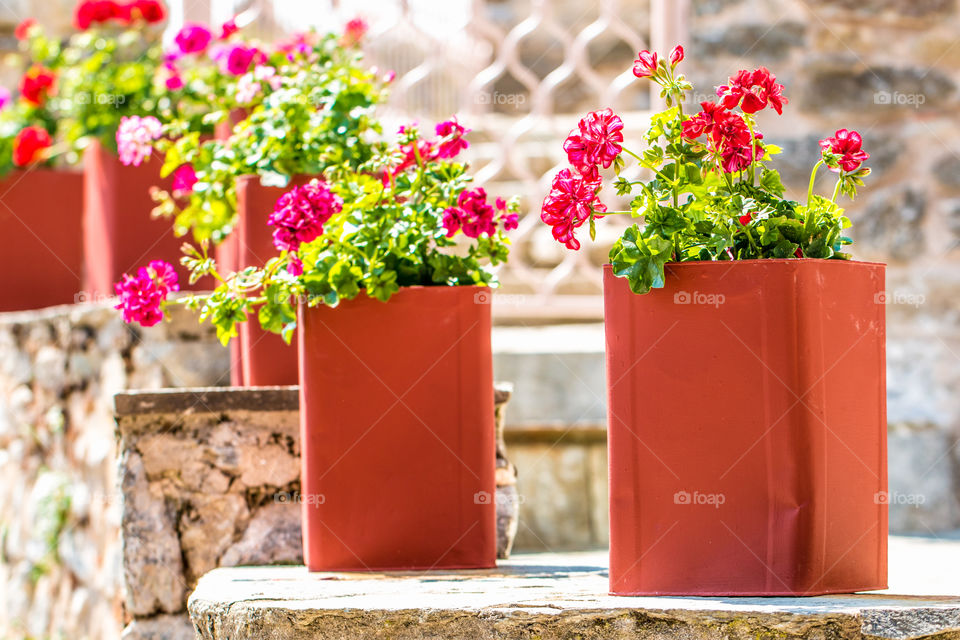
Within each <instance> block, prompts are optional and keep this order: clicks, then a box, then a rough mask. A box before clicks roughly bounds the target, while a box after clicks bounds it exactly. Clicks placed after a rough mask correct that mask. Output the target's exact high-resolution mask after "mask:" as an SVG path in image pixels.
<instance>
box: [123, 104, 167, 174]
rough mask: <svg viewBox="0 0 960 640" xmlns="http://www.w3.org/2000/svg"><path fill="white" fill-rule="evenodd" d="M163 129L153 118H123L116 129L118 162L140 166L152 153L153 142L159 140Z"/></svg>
mask: <svg viewBox="0 0 960 640" xmlns="http://www.w3.org/2000/svg"><path fill="white" fill-rule="evenodd" d="M162 133H163V127H162V125H161V124H160V121H159V120H157V119H156V118H154V117H153V116H146V117H144V118H141V117H140V116H124V117H123V118H121V120H120V126H119V127H118V128H117V152H118V153H119V154H120V162H122V163H123V164H125V165H133V166H140V164H141V163H142V162H143V161H144V160H145V159H146V158H149V157H150V154H151V153H153V142H154V140H157V139H158V138H160V136H161V135H162Z"/></svg>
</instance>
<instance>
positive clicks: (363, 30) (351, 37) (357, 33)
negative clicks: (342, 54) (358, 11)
mask: <svg viewBox="0 0 960 640" xmlns="http://www.w3.org/2000/svg"><path fill="white" fill-rule="evenodd" d="M369 30H370V25H368V24H367V21H366V20H364V19H363V18H359V17H358V18H354V19H352V20H350V21H349V22H347V24H346V26H345V27H344V28H343V38H342V42H343V44H344V46H347V47H353V46H355V45H358V44H360V41H361V40H363V37H364V36H365V35H367V31H369Z"/></svg>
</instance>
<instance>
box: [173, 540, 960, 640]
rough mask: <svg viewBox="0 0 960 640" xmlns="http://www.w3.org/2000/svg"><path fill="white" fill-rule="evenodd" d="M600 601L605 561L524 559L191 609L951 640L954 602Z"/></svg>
mask: <svg viewBox="0 0 960 640" xmlns="http://www.w3.org/2000/svg"><path fill="white" fill-rule="evenodd" d="M938 546H939V548H940V550H941V551H944V550H946V552H945V553H944V554H942V556H941V557H942V558H943V561H944V562H950V561H951V560H952V561H956V559H957V558H958V556H960V544H957V543H956V542H944V543H938ZM919 548H920V547H916V546H915V544H914V543H913V542H912V541H907V542H902V543H898V544H897V545H893V546H892V552H895V553H897V554H898V555H900V554H903V553H907V554H908V555H910V554H913V553H914V552H915V551H917V549H919ZM922 555H923V554H921V556H922ZM892 566H898V565H896V563H892ZM953 566H954V567H955V566H957V565H956V564H955V563H954V564H953ZM933 569H935V566H931V565H930V564H926V565H925V566H924V565H918V564H914V565H913V566H912V568H911V570H910V572H905V573H904V575H903V576H897V575H892V576H891V584H892V585H894V586H895V585H896V582H897V580H900V579H901V578H908V577H909V578H910V579H912V580H915V579H916V578H917V577H919V576H922V575H923V573H924V571H929V570H933ZM907 573H909V576H908V575H907ZM954 580H955V581H956V580H957V578H954ZM912 584H917V582H916V581H914V582H913V583H912ZM930 586H931V587H937V586H938V585H936V584H931V585H930ZM939 586H941V587H942V585H939ZM954 586H960V585H957V584H954ZM606 593H607V570H606V553H605V552H588V553H566V554H525V555H519V556H515V557H514V558H513V559H511V560H509V561H505V562H502V563H501V565H500V566H499V567H498V568H497V569H492V570H483V571H455V572H430V573H426V574H425V573H389V574H384V573H363V574H346V573H323V574H320V573H315V574H311V573H308V572H307V571H306V569H305V568H303V567H247V568H230V569H216V570H214V571H211V572H210V573H208V574H207V575H205V576H204V577H203V578H201V580H200V582H199V584H198V586H197V589H196V591H195V592H194V593H193V595H192V596H191V597H190V601H189V604H188V609H189V612H190V616H191V618H192V620H193V623H194V626H195V628H196V631H197V634H198V636H197V637H198V638H202V639H204V640H227V639H231V640H232V639H235V638H262V639H264V640H306V639H308V638H351V639H356V640H364V639H367V638H391V639H394V640H404V639H408V638H409V639H413V638H418V639H422V638H444V639H450V640H457V639H460V638H462V639H465V640H479V639H486V638H505V639H506V638H524V639H527V638H529V639H533V638H536V639H539V640H547V639H554V638H555V639H560V638H578V639H581V640H589V639H594V638H596V639H598V640H599V639H603V640H619V639H621V638H622V639H626V638H651V639H653V638H656V639H658V640H660V639H666V638H682V639H683V640H701V639H702V640H720V639H721V638H722V639H737V640H756V639H758V638H798V639H799V638H811V639H817V640H822V639H825V638H829V639H832V640H833V639H841V638H850V639H857V640H871V639H877V640H879V639H888V640H912V639H915V638H916V639H919V638H927V637H938V638H956V637H958V636H960V597H955V596H930V595H927V596H924V595H918V594H911V593H901V594H899V595H895V594H892V593H889V592H883V593H869V594H852V595H836V596H823V597H809V598H719V597H710V598H681V597H671V598H666V597H664V598H657V597H642V598H641V597H637V598H633V597H631V598H624V597H616V596H609V595H606Z"/></svg>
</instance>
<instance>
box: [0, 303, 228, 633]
mask: <svg viewBox="0 0 960 640" xmlns="http://www.w3.org/2000/svg"><path fill="white" fill-rule="evenodd" d="M228 367H229V358H228V355H227V352H226V349H224V348H223V347H221V346H220V345H219V343H218V342H217V341H216V337H215V336H214V335H213V332H212V331H210V330H208V328H207V327H204V328H201V327H198V326H197V323H196V321H195V320H194V318H193V316H192V315H190V314H186V313H174V314H173V318H172V321H171V322H169V323H164V324H161V325H158V326H156V327H152V328H150V329H132V328H130V327H127V326H125V325H124V324H123V322H122V321H121V319H120V316H119V314H118V313H117V312H116V311H115V310H113V309H112V308H110V306H109V305H78V306H73V307H56V308H51V309H46V310H43V311H37V312H30V313H7V314H0V486H2V487H3V490H2V491H0V522H2V532H0V536H2V554H3V555H2V557H3V561H2V563H0V636H2V637H4V638H12V639H13V638H24V637H29V638H57V637H67V638H78V639H79V638H98V639H102V640H110V639H112V638H116V637H117V636H118V635H119V629H120V626H119V625H120V620H121V615H122V612H121V609H122V608H121V601H120V598H119V589H120V571H121V563H120V538H119V534H118V531H119V525H120V508H119V506H120V505H119V500H118V494H117V491H116V456H117V453H116V445H115V440H114V430H115V422H114V418H113V396H114V394H116V393H118V392H120V391H123V390H125V389H131V388H160V387H171V386H184V385H185V384H191V385H205V386H209V385H215V384H223V383H225V381H227V380H228V378H229V376H228Z"/></svg>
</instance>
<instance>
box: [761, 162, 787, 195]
mask: <svg viewBox="0 0 960 640" xmlns="http://www.w3.org/2000/svg"><path fill="white" fill-rule="evenodd" d="M760 186H761V187H763V188H764V189H765V190H766V191H768V192H769V193H772V194H774V195H776V196H782V195H783V192H784V191H786V187H784V186H783V182H782V181H781V180H780V174H779V173H778V172H777V171H775V170H773V169H766V168H764V170H763V171H762V172H761V173H760Z"/></svg>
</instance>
